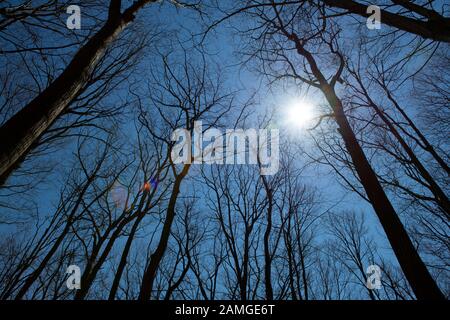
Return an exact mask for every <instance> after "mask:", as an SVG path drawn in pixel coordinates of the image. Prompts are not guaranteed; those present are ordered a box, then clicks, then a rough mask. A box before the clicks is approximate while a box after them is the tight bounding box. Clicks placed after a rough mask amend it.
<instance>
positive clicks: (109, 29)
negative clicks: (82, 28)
mask: <svg viewBox="0 0 450 320" xmlns="http://www.w3.org/2000/svg"><path fill="white" fill-rule="evenodd" d="M154 1H156V0H153V1H150V0H146V1H144V0H140V1H135V2H134V3H133V5H132V6H130V7H129V8H128V9H127V10H125V12H124V13H123V14H121V13H120V4H121V1H119V0H112V1H111V5H110V8H109V16H108V21H107V22H106V23H105V25H104V26H103V27H102V28H101V29H100V30H99V31H98V32H97V33H96V34H95V35H94V36H93V37H92V38H91V39H89V41H88V42H87V43H86V44H85V45H84V46H83V47H82V48H81V49H80V50H79V51H78V52H77V53H76V54H75V56H74V57H73V59H72V61H71V62H70V63H69V65H68V66H67V68H66V69H65V70H64V71H63V72H62V73H61V75H60V76H58V77H57V78H56V80H55V81H53V82H52V83H51V84H50V85H49V86H48V87H47V88H46V89H45V90H44V91H42V93H40V94H39V95H38V96H37V97H36V98H34V99H33V100H32V101H31V102H30V103H28V104H27V105H26V106H25V107H24V108H23V109H22V110H20V111H19V112H18V113H16V114H15V115H14V116H12V117H11V118H10V119H9V120H8V121H7V122H6V123H5V124H4V125H3V126H2V127H0V141H1V142H2V143H1V145H0V185H2V184H4V183H5V181H6V179H7V178H8V176H9V175H10V174H11V173H12V171H14V170H15V169H16V168H17V167H18V166H19V165H20V164H21V162H22V161H23V160H24V159H25V157H26V155H27V154H28V153H29V152H30V151H31V149H32V148H33V146H35V145H36V143H37V142H38V140H39V139H40V137H41V136H42V134H44V133H45V131H46V130H47V129H48V128H49V127H50V126H51V125H52V124H53V123H54V122H55V120H56V119H58V117H59V116H60V115H61V114H62V113H63V111H64V110H65V109H66V108H67V107H68V106H69V104H70V103H71V102H72V101H73V100H74V99H75V98H76V97H77V96H78V95H79V94H80V92H81V90H82V89H83V87H84V85H85V84H86V82H87V81H88V79H89V76H90V75H91V73H92V71H93V69H94V68H95V66H96V65H97V63H98V62H99V60H100V59H101V58H102V57H103V55H104V53H105V50H106V49H107V47H108V45H109V44H110V43H111V42H112V41H114V40H115V39H116V38H117V36H118V35H119V34H120V33H121V31H122V30H123V29H124V28H125V27H126V26H127V25H128V24H129V23H130V22H131V21H132V20H133V19H134V14H135V13H136V12H137V11H138V10H139V9H141V8H142V7H143V6H145V5H146V4H147V3H149V2H154Z"/></svg>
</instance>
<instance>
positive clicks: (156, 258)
mask: <svg viewBox="0 0 450 320" xmlns="http://www.w3.org/2000/svg"><path fill="white" fill-rule="evenodd" d="M189 167H190V165H189V164H186V165H184V167H183V170H182V171H181V173H180V174H179V175H177V176H176V178H175V182H174V185H173V189H172V194H171V196H170V199H169V204H168V206H167V214H166V220H165V221H164V225H163V230H162V232H161V236H160V238H159V243H158V246H157V247H156V250H155V252H153V253H152V255H151V256H150V262H149V264H148V265H147V268H146V269H145V272H144V276H143V278H142V283H141V290H140V292H139V300H149V299H150V297H151V295H152V290H153V282H154V281H155V276H156V272H157V271H158V267H159V263H160V262H161V260H162V258H163V256H164V252H165V251H166V248H167V243H168V241H169V237H170V229H171V227H172V223H173V219H174V218H175V205H176V202H177V199H178V195H179V193H180V186H181V182H182V181H183V179H184V177H185V176H186V175H187V173H188V171H189Z"/></svg>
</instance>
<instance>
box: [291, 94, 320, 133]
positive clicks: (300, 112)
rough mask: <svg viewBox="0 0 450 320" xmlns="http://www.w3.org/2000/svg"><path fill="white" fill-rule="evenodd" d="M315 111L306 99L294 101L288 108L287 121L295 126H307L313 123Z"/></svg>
mask: <svg viewBox="0 0 450 320" xmlns="http://www.w3.org/2000/svg"><path fill="white" fill-rule="evenodd" d="M313 119H314V111H313V106H312V104H311V103H309V102H307V101H305V100H297V101H292V102H291V103H289V104H288V106H287V108H286V121H287V123H288V124H289V125H290V126H292V127H293V128H305V127H307V126H308V125H310V124H311V123H312V120H313Z"/></svg>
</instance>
